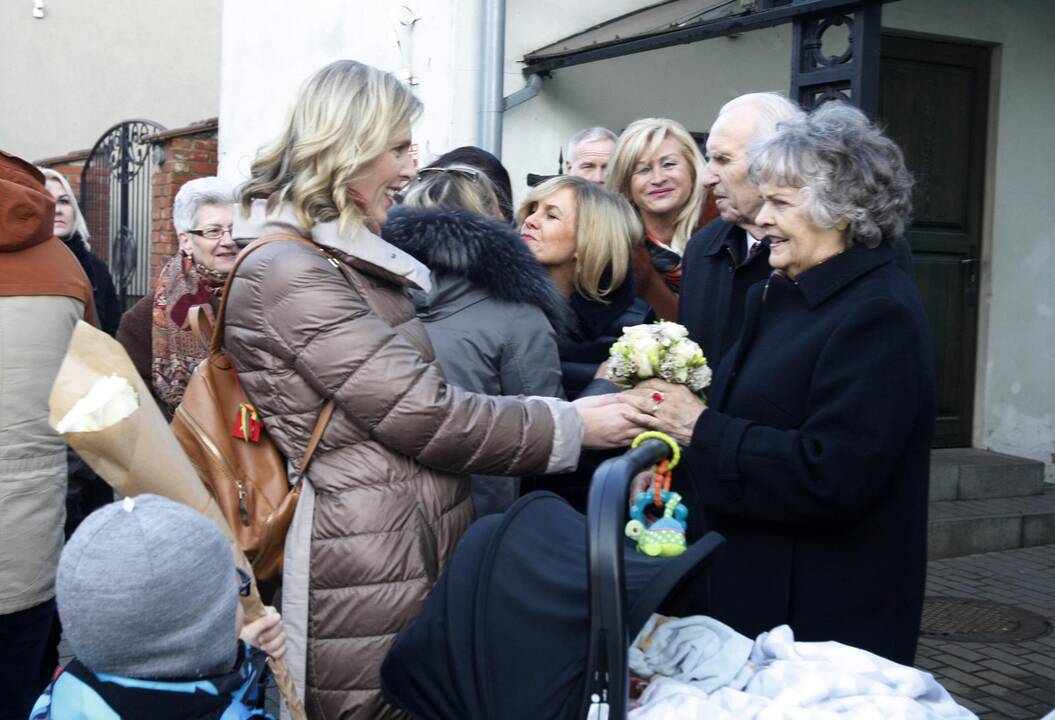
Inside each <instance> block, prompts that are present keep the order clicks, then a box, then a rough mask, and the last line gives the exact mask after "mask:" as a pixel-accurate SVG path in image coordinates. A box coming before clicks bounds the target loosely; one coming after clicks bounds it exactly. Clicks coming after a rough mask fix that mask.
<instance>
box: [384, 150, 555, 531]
mask: <svg viewBox="0 0 1055 720" xmlns="http://www.w3.org/2000/svg"><path fill="white" fill-rule="evenodd" d="M383 236H384V238H385V240H387V241H388V242H390V243H392V244H393V245H395V246H396V247H398V248H400V249H401V250H404V251H405V252H407V253H408V254H410V255H412V256H414V257H415V258H417V259H418V260H420V261H421V262H422V263H423V264H424V265H426V266H427V267H428V268H429V269H430V270H431V271H432V283H433V285H432V289H431V290H430V291H429V292H427V293H426V292H422V291H414V292H413V298H414V304H415V306H416V308H417V313H418V317H419V318H420V319H421V320H422V321H423V322H424V323H425V329H426V330H427V332H428V335H429V339H430V340H431V341H432V345H433V347H434V348H435V350H436V357H437V359H438V360H439V362H440V365H442V366H443V370H444V373H445V374H446V375H447V379H448V380H449V381H450V382H451V383H452V384H454V385H457V386H458V387H461V388H464V389H466V390H472V391H473V392H479V393H485V394H487V395H541V396H550V397H563V391H562V389H561V367H560V358H559V356H558V353H557V334H558V333H559V332H562V331H563V330H564V328H565V324H566V321H565V318H566V314H567V305H566V303H564V302H563V300H562V298H561V297H560V294H559V293H558V292H557V289H556V287H555V286H554V285H553V282H552V281H551V280H550V279H549V276H548V275H547V273H546V271H545V270H544V269H543V267H542V266H541V265H540V264H539V263H538V261H537V260H536V259H535V258H534V256H533V255H532V254H531V252H530V251H529V250H528V249H527V247H526V246H525V245H524V243H523V242H521V240H520V237H519V235H518V234H517V233H516V231H515V230H514V229H513V228H512V227H511V226H509V225H507V224H505V223H503V222H502V221H501V210H500V207H499V201H498V199H497V194H496V193H495V191H494V188H493V186H492V184H491V182H490V180H488V178H487V176H486V175H485V174H484V173H483V172H481V171H480V170H479V169H477V168H473V167H470V166H468V165H453V166H450V167H443V168H432V167H430V168H425V169H424V170H422V171H421V173H419V176H418V179H417V180H416V181H415V182H414V183H413V184H412V185H411V187H410V189H409V190H408V192H407V194H406V198H405V200H404V205H403V207H401V208H399V209H395V210H393V211H392V213H391V214H390V215H389V219H388V222H387V223H386V224H385V226H384V229H383ZM518 493H519V480H518V479H517V478H506V477H497V476H484V475H474V476H473V478H472V498H473V505H474V507H475V510H476V514H477V515H478V516H479V515H487V514H489V513H493V512H501V511H503V510H505V509H506V508H507V507H508V506H509V505H511V504H512V503H513V501H515V500H516V498H517V496H518Z"/></svg>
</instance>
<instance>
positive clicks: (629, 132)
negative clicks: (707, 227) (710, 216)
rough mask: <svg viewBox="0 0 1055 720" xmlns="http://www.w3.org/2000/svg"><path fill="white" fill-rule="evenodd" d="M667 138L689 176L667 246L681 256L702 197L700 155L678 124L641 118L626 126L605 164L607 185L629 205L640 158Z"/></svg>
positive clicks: (660, 119) (700, 206)
mask: <svg viewBox="0 0 1055 720" xmlns="http://www.w3.org/2000/svg"><path fill="white" fill-rule="evenodd" d="M668 137H669V138H672V139H674V140H676V141H677V142H678V144H679V145H680V146H681V155H682V157H683V158H684V159H685V161H686V162H687V163H688V164H689V174H690V175H691V176H692V192H691V193H689V199H688V201H686V203H685V206H684V207H683V208H682V209H681V212H679V213H678V217H677V219H676V220H675V224H674V237H673V238H672V239H671V243H670V244H671V246H672V247H673V248H674V249H675V250H676V251H677V252H678V253H682V252H684V251H685V245H686V244H687V243H688V242H689V238H690V237H692V233H693V232H694V231H695V230H696V225H697V224H698V223H699V221H700V212H701V210H702V209H703V203H704V200H705V199H706V195H705V192H704V187H703V167H704V162H703V155H701V154H700V149H699V147H697V145H696V141H695V140H693V138H692V135H690V134H689V131H688V130H686V129H685V127H684V126H683V125H682V124H681V123H679V122H676V121H674V120H669V119H667V118H642V119H641V120H635V121H634V122H632V123H630V124H629V125H628V126H627V128H626V130H624V131H623V134H622V135H620V136H619V142H618V143H616V145H615V150H613V151H612V157H611V159H610V160H609V161H608V183H607V185H608V188H609V189H610V190H612V191H613V192H617V193H619V194H620V195H622V196H623V197H625V198H626V199H627V200H629V201H630V202H631V203H633V199H632V198H631V197H630V178H631V177H633V175H634V170H635V168H636V166H637V164H638V163H639V162H640V161H641V158H642V157H645V156H646V155H651V154H653V153H655V152H656V150H657V149H658V148H659V145H660V143H662V142H663V141H664V140H666V139H667V138H668Z"/></svg>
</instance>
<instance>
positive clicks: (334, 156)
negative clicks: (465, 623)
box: [224, 60, 642, 718]
mask: <svg viewBox="0 0 1055 720" xmlns="http://www.w3.org/2000/svg"><path fill="white" fill-rule="evenodd" d="M420 111H421V103H420V102H419V101H418V100H417V99H416V98H415V97H414V96H413V95H412V94H411V93H410V91H409V89H408V88H406V87H405V86H403V85H402V84H401V83H400V82H399V81H397V80H396V79H395V77H393V76H392V75H389V74H388V73H385V72H382V71H380V70H377V69H375V68H372V67H369V66H367V65H363V64H361V63H358V62H354V61H351V60H341V61H338V62H335V63H332V64H330V65H328V66H326V67H324V68H323V69H321V70H320V71H318V72H317V73H316V74H315V75H314V76H313V77H312V78H310V79H309V80H308V81H307V84H306V85H305V86H304V88H303V89H302V90H301V92H300V96H299V97H298V99H297V100H296V102H295V104H294V107H293V110H292V112H291V113H290V115H289V119H288V120H287V123H286V127H285V129H284V130H283V131H282V133H281V134H280V136H279V137H278V139H277V140H276V141H275V142H274V143H273V144H271V145H269V146H268V147H267V148H265V149H264V150H263V151H262V152H261V153H260V155H259V156H258V157H257V159H256V161H255V162H254V163H253V165H252V177H251V178H250V180H249V181H248V182H247V183H246V184H245V185H244V186H243V188H242V190H241V193H242V197H241V205H242V213H241V217H238V218H236V220H235V236H236V237H239V238H242V239H256V238H259V239H268V240H270V242H268V243H266V244H256V245H254V246H251V247H250V248H248V249H247V250H246V251H244V252H243V254H242V256H241V258H242V260H243V262H242V263H241V265H240V267H236V268H235V269H234V270H233V271H232V278H231V282H230V285H229V290H228V292H227V293H226V301H227V306H226V312H227V322H226V327H225V334H224V342H225V347H226V349H227V351H228V352H229V353H230V355H231V357H232V359H233V361H234V365H235V368H236V369H237V371H238V373H239V379H240V382H241V387H242V389H243V390H244V392H245V395H246V399H247V402H251V403H253V405H254V407H255V409H256V410H257V411H258V413H259V415H260V417H261V419H262V420H263V422H264V425H265V427H266V428H267V431H268V432H269V434H270V436H271V438H272V439H273V440H274V441H275V443H276V445H277V446H278V447H279V449H280V450H281V452H282V453H283V454H284V455H285V457H287V458H289V460H290V461H291V462H292V464H293V473H292V477H293V478H295V479H300V480H302V485H301V495H300V501H299V503H298V505H297V511H296V515H295V516H294V518H293V523H292V526H291V527H290V530H289V534H288V536H287V538H286V555H285V564H284V568H283V598H282V601H283V602H282V605H283V607H282V610H283V615H284V619H285V627H286V630H287V635H288V639H289V642H288V648H289V653H288V658H289V662H290V667H291V670H292V672H293V676H294V681H295V682H296V684H297V685H298V688H299V689H300V690H301V691H302V692H303V693H304V696H305V702H306V705H307V708H308V713H309V715H310V716H311V717H314V718H337V717H341V718H379V717H392V716H397V715H398V713H396V712H395V711H393V709H392V708H389V707H386V706H385V704H384V701H383V700H382V698H381V696H380V677H379V669H380V665H381V661H382V660H383V658H384V656H385V654H386V653H387V651H388V648H389V646H390V645H391V643H392V641H393V639H394V638H395V636H396V634H397V633H398V632H399V631H400V630H401V629H402V628H403V627H404V626H405V625H407V624H408V623H409V622H410V621H411V620H412V619H413V617H414V616H415V615H416V614H417V612H418V611H419V610H420V609H421V607H422V604H423V603H424V601H425V598H426V596H427V595H428V593H429V591H430V590H431V588H432V585H433V583H434V582H435V581H436V579H437V576H438V574H439V571H440V569H441V568H443V566H444V565H445V564H446V562H447V559H448V558H449V557H450V555H451V553H452V552H453V550H454V546H455V544H456V543H457V541H458V538H459V537H460V536H461V534H462V533H463V532H464V531H465V529H466V527H467V526H468V524H469V522H470V520H471V518H472V507H471V504H470V501H469V487H468V479H467V478H466V477H465V474H466V473H470V472H480V473H489V474H495V475H524V474H529V473H540V472H559V471H566V470H569V469H571V468H574V467H575V466H576V464H577V461H578V454H579V450H580V447H581V446H583V445H585V446H589V447H594V446H597V447H610V446H617V445H623V444H626V443H627V442H629V441H630V439H632V438H633V437H634V435H635V433H637V432H638V431H639V429H640V428H641V427H642V426H641V425H640V424H639V421H640V420H641V419H642V415H641V414H640V413H638V412H637V411H631V410H629V408H628V406H626V405H624V404H622V403H621V402H619V401H618V400H617V399H616V396H611V395H610V396H607V397H605V398H602V399H600V400H598V399H596V398H590V400H589V401H588V402H587V403H580V404H576V405H572V404H570V403H567V402H563V401H560V400H556V399H553V398H538V397H524V398H520V397H489V396H486V395H478V394H473V393H469V392H466V391H463V390H460V389H458V388H456V387H453V386H451V385H448V384H447V382H446V380H445V378H444V374H443V372H442V370H441V368H440V366H439V364H438V363H437V362H436V360H435V353H434V351H433V348H432V344H431V343H430V342H429V338H428V335H427V334H426V332H425V328H424V326H423V325H422V323H421V321H420V320H418V319H417V317H416V315H415V308H414V304H413V302H412V301H411V299H410V298H409V297H408V294H407V292H406V291H407V290H413V289H419V290H422V291H426V292H427V291H428V290H429V289H430V287H431V280H430V275H429V271H428V269H427V268H426V267H425V266H424V265H422V264H421V263H420V262H419V261H418V260H416V259H414V258H413V257H411V256H410V255H409V254H407V253H405V252H403V251H402V250H400V249H398V248H397V247H395V246H394V245H391V244H389V243H388V242H386V241H385V240H383V239H382V238H381V237H379V236H378V235H377V233H376V229H377V228H379V227H380V226H381V225H383V224H384V223H385V221H386V219H387V217H388V209H389V206H390V205H391V204H392V198H393V195H395V194H396V192H397V191H399V190H400V189H401V188H402V186H403V185H404V183H405V182H407V181H409V180H411V179H412V178H413V177H414V175H415V173H414V168H413V163H412V161H411V158H410V156H409V152H408V151H409V148H410V144H411V129H410V126H411V122H412V121H413V119H414V118H415V117H416V116H417V115H418V114H419V113H420ZM257 248H259V249H257ZM324 408H330V409H332V417H330V418H329V421H328V422H325V423H320V422H319V418H320V417H325V415H323V414H322V413H323V410H324ZM315 433H319V434H318V435H316V437H317V438H318V445H317V450H316V452H315V454H314V456H313V460H312V463H311V465H310V466H309V467H308V468H307V469H306V472H303V471H304V470H305V469H304V468H301V467H300V464H301V458H302V457H303V456H304V453H305V450H306V448H307V447H308V444H309V440H310V439H311V437H312V435H313V434H315ZM580 438H581V440H580Z"/></svg>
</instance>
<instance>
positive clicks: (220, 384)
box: [171, 234, 334, 583]
mask: <svg viewBox="0 0 1055 720" xmlns="http://www.w3.org/2000/svg"><path fill="white" fill-rule="evenodd" d="M276 240H297V241H300V242H303V243H305V244H307V245H311V247H313V248H315V249H319V248H318V246H317V245H315V244H314V243H312V242H310V241H308V240H306V239H304V238H302V237H299V236H296V235H278V234H276V235H268V236H265V237H262V238H260V239H259V240H256V241H255V242H253V243H251V244H250V245H249V246H248V247H247V248H246V249H245V250H243V251H242V253H241V254H240V255H239V256H238V260H237V261H236V262H235V264H234V267H233V268H231V273H230V275H229V276H228V277H227V283H226V285H225V286H224V289H223V297H222V299H221V300H220V307H219V310H218V311H217V313H216V327H215V329H214V328H213V327H212V326H211V324H210V323H209V320H208V316H207V315H206V313H205V312H204V308H203V306H197V307H194V308H191V311H190V313H189V318H190V322H191V327H192V328H193V329H194V332H195V334H196V335H197V336H198V337H199V338H200V339H201V340H202V342H203V344H204V345H205V346H206V347H207V348H208V350H209V356H208V358H206V359H205V360H203V361H202V362H201V363H200V364H199V365H198V367H197V368H195V369H194V373H193V374H192V375H191V379H190V382H189V383H188V384H187V390H186V392H185V393H184V395H183V399H182V401H181V402H180V404H179V406H178V407H177V408H176V413H175V415H174V416H173V418H172V425H171V426H172V430H173V432H174V433H175V434H176V438H177V439H178V440H179V442H180V445H182V446H183V450H184V451H185V452H186V453H187V457H188V458H190V461H191V463H192V464H193V465H194V468H195V469H196V470H197V471H198V477H200V478H201V481H202V482H203V483H204V484H205V486H206V487H207V488H208V489H209V492H210V493H212V495H213V497H214V498H216V502H217V504H219V506H220V509H221V510H222V511H223V514H224V517H226V518H227V523H228V524H229V525H230V526H231V530H232V531H233V532H234V535H235V537H236V538H237V540H238V544H239V545H240V546H241V547H242V550H244V551H245V554H246V556H247V557H248V558H249V560H250V561H251V562H252V564H253V574H254V575H255V576H256V578H257V580H258V581H259V582H261V583H269V582H270V583H277V582H278V581H279V580H281V576H282V559H283V556H284V554H285V543H286V533H287V532H288V531H289V526H290V523H291V522H292V521H293V513H294V512H295V511H296V509H297V501H298V500H299V499H300V488H301V479H302V478H303V476H304V473H305V472H306V471H307V468H308V465H309V464H310V463H311V458H312V455H313V454H314V453H315V448H316V447H317V446H318V444H319V439H320V438H321V437H322V433H323V430H325V429H326V424H327V423H328V422H329V420H330V416H331V415H332V414H333V407H334V405H333V401H332V400H331V401H329V402H327V403H326V404H325V405H324V406H323V408H322V410H321V411H320V412H319V418H318V420H317V421H316V422H315V428H314V430H313V431H312V434H311V439H310V440H309V441H308V446H307V448H306V449H305V451H304V455H303V457H302V459H301V462H300V473H299V477H298V479H297V482H296V484H295V485H294V486H293V487H292V488H291V487H290V485H289V478H288V476H287V474H286V458H285V457H283V456H282V453H280V452H279V450H278V448H277V447H276V446H275V444H274V442H273V441H272V440H271V438H270V437H269V436H268V434H267V428H266V427H265V426H264V423H263V420H262V419H261V418H260V417H259V416H258V414H257V413H256V410H255V408H254V407H253V406H252V404H251V403H250V402H249V401H248V399H247V398H246V397H245V395H244V394H243V393H242V388H241V385H240V383H239V382H238V373H237V372H236V371H235V369H234V363H233V362H232V361H231V358H230V356H228V354H227V353H226V352H225V351H224V349H223V330H224V316H225V314H226V313H225V310H226V308H227V297H228V293H229V291H230V289H231V283H232V281H233V280H234V276H235V273H236V272H238V268H239V266H240V265H241V264H242V261H243V260H245V258H246V257H248V256H249V255H250V254H251V253H252V252H253V251H255V250H257V249H258V248H260V247H262V246H263V245H266V244H268V243H270V242H274V241H276ZM319 251H320V252H323V251H322V250H321V249H319ZM324 254H326V253H324ZM326 257H327V258H329V257H330V256H329V255H328V254H326Z"/></svg>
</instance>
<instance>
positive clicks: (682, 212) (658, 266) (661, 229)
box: [608, 118, 707, 320]
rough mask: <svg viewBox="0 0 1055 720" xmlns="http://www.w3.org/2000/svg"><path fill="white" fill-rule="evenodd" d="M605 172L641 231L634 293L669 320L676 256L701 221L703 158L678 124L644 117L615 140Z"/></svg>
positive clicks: (673, 300) (677, 269)
mask: <svg viewBox="0 0 1055 720" xmlns="http://www.w3.org/2000/svg"><path fill="white" fill-rule="evenodd" d="M608 168H609V169H608V188H609V189H610V190H612V191H613V192H617V193H619V194H620V195H622V196H623V197H625V198H626V199H627V200H629V201H630V203H631V205H633V206H634V209H636V210H637V212H638V214H639V215H640V216H641V222H642V223H643V224H644V227H645V240H646V242H645V243H643V244H642V246H641V249H640V250H639V251H638V252H637V253H636V256H635V259H634V274H635V279H636V280H637V283H638V294H639V295H640V296H641V297H642V298H643V299H644V300H645V301H647V302H648V303H649V304H650V305H652V307H653V309H655V311H656V314H657V315H659V317H661V318H663V319H666V320H674V319H676V316H677V292H678V288H679V286H680V284H681V256H682V255H683V254H684V252H685V247H686V245H688V243H689V238H691V237H692V235H693V233H694V232H696V229H697V228H699V227H701V226H702V225H703V224H704V222H703V220H704V219H705V218H703V217H702V216H703V215H704V214H705V205H706V200H707V193H706V190H705V189H704V186H703V169H704V160H703V156H702V155H701V154H700V150H699V148H698V147H697V145H696V141H695V140H694V139H693V138H692V135H690V134H689V132H688V130H686V129H685V128H684V127H683V126H682V125H681V124H680V123H678V122H675V121H674V120H669V119H667V118H643V119H641V120H636V121H634V122H632V123H630V125H628V126H627V128H626V129H625V130H624V131H623V133H622V135H620V136H619V142H618V143H617V144H616V146H615V150H613V151H612V157H611V160H610V161H609V165H608Z"/></svg>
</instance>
